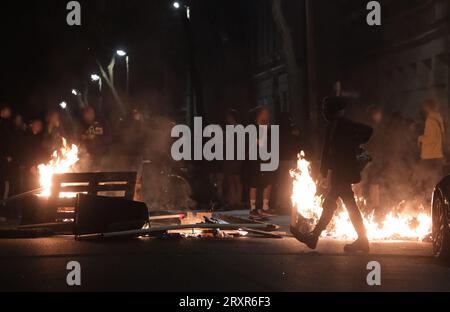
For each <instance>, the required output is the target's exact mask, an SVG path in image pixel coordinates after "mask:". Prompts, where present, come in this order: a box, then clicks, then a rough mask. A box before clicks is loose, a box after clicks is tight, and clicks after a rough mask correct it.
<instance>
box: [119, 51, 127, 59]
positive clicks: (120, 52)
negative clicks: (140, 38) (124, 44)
mask: <svg viewBox="0 0 450 312" xmlns="http://www.w3.org/2000/svg"><path fill="white" fill-rule="evenodd" d="M116 54H117V55H118V56H120V57H124V56H126V55H127V52H125V51H124V50H117V51H116Z"/></svg>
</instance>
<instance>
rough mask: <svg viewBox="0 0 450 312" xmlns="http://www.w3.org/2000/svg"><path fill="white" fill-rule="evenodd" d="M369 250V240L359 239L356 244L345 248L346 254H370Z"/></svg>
mask: <svg viewBox="0 0 450 312" xmlns="http://www.w3.org/2000/svg"><path fill="white" fill-rule="evenodd" d="M369 250H370V249H369V241H368V240H367V239H358V240H356V241H355V242H354V243H352V244H348V245H345V246H344V252H348V253H356V252H363V253H368V252H369Z"/></svg>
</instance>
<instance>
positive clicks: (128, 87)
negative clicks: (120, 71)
mask: <svg viewBox="0 0 450 312" xmlns="http://www.w3.org/2000/svg"><path fill="white" fill-rule="evenodd" d="M116 54H117V55H118V56H120V57H125V62H126V64H127V94H128V95H130V57H129V56H128V53H127V52H125V51H124V50H117V51H116Z"/></svg>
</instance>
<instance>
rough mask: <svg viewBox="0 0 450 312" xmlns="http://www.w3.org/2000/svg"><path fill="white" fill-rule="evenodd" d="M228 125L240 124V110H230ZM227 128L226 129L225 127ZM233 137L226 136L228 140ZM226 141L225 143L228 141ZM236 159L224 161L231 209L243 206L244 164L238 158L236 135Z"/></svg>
mask: <svg viewBox="0 0 450 312" xmlns="http://www.w3.org/2000/svg"><path fill="white" fill-rule="evenodd" d="M225 123H226V125H230V126H236V125H238V124H239V115H238V112H237V111H236V110H234V109H230V110H228V112H227V113H226V116H225ZM224 130H225V129H224ZM229 140H233V138H230V137H226V142H228V141H229ZM226 142H224V143H226ZM233 142H234V151H235V160H225V161H223V162H222V169H223V174H224V179H225V190H226V194H227V195H226V202H227V204H228V205H229V207H230V209H236V210H237V209H240V208H241V206H242V188H243V186H242V165H243V161H241V160H238V159H237V153H236V151H237V136H236V135H235V137H234V141H233Z"/></svg>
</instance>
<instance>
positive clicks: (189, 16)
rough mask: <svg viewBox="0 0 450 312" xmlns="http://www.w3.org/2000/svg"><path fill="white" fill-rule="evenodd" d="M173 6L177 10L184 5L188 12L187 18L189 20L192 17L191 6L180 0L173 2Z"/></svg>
mask: <svg viewBox="0 0 450 312" xmlns="http://www.w3.org/2000/svg"><path fill="white" fill-rule="evenodd" d="M172 6H173V8H174V9H175V10H179V9H181V8H182V7H184V9H185V12H186V18H187V19H188V20H190V19H191V8H190V7H189V6H188V5H183V4H181V3H180V2H179V1H174V2H173V3H172Z"/></svg>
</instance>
